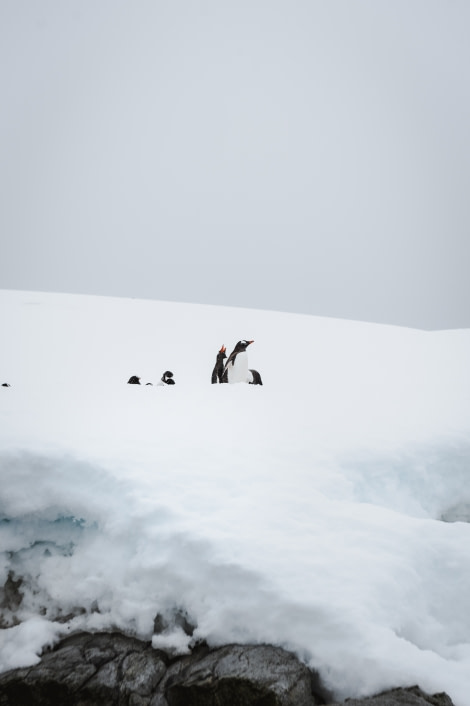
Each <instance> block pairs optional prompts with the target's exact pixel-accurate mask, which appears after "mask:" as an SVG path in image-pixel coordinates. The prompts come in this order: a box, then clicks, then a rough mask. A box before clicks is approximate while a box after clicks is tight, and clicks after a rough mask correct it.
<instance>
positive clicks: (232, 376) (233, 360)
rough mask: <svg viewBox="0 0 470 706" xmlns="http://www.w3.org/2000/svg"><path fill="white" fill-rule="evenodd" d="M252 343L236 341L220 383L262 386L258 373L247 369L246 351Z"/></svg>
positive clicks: (244, 340)
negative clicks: (243, 383) (244, 383)
mask: <svg viewBox="0 0 470 706" xmlns="http://www.w3.org/2000/svg"><path fill="white" fill-rule="evenodd" d="M252 343H254V341H247V340H246V339H243V340H242V341H238V343H237V345H236V346H235V348H234V349H233V351H232V352H231V353H230V355H229V357H228V360H227V362H226V363H225V366H224V370H223V374H222V382H228V383H235V382H247V383H249V384H250V385H262V384H263V382H262V380H261V375H260V374H259V372H258V371H257V370H253V369H250V368H248V354H247V352H246V349H247V348H248V346H251V344H252Z"/></svg>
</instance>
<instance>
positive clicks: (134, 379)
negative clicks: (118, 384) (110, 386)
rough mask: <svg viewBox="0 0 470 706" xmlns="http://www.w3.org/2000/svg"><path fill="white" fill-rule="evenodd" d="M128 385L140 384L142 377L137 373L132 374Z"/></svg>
mask: <svg viewBox="0 0 470 706" xmlns="http://www.w3.org/2000/svg"><path fill="white" fill-rule="evenodd" d="M127 384H128V385H140V378H139V377H137V375H132V376H131V377H130V378H129V380H128V381H127Z"/></svg>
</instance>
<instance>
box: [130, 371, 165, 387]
mask: <svg viewBox="0 0 470 706" xmlns="http://www.w3.org/2000/svg"><path fill="white" fill-rule="evenodd" d="M127 384H128V385H140V378H139V377H138V376H137V375H131V377H130V378H129V380H128V381H127ZM145 384H146V385H153V382H146V383H145ZM174 384H175V381H174V380H173V373H172V372H171V370H165V372H164V373H163V375H162V376H161V378H160V380H159V381H158V382H157V385H174Z"/></svg>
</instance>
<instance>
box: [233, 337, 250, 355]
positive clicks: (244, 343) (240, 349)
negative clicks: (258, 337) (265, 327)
mask: <svg viewBox="0 0 470 706" xmlns="http://www.w3.org/2000/svg"><path fill="white" fill-rule="evenodd" d="M252 343H254V341H246V340H245V339H243V341H238V343H237V345H236V346H235V350H236V352H237V353H243V351H246V349H247V348H248V346H250V345H251V344H252Z"/></svg>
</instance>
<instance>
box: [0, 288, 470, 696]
mask: <svg viewBox="0 0 470 706" xmlns="http://www.w3.org/2000/svg"><path fill="white" fill-rule="evenodd" d="M0 324H1V330H2V347H1V353H0V377H1V379H0V383H9V384H10V385H11V387H0V474H1V476H0V477H1V491H0V586H3V585H4V584H5V582H7V581H8V582H9V583H10V584H11V583H12V582H17V581H18V579H19V578H21V579H22V583H21V584H19V587H20V591H21V592H22V594H23V598H22V601H21V603H20V604H19V605H16V604H15V605H14V604H12V602H11V600H10V601H7V600H6V599H5V592H3V593H4V595H3V609H2V611H1V612H2V623H1V627H2V628H3V629H1V630H0V669H1V670H2V671H5V670H7V669H11V668H14V667H18V666H24V665H28V664H33V663H35V662H37V661H38V659H39V657H38V655H39V654H40V652H41V649H42V648H43V647H44V646H46V645H49V644H53V643H54V642H55V641H57V640H58V639H59V638H60V637H61V636H63V635H65V634H69V633H70V632H72V631H74V630H79V629H80V630H82V629H86V630H101V629H109V628H119V629H121V630H123V631H125V632H126V633H129V634H134V635H137V636H138V637H141V638H144V639H153V644H154V646H155V647H165V648H169V649H173V650H174V651H177V652H185V651H187V650H188V649H190V647H191V644H192V642H193V641H194V640H197V639H205V640H207V641H208V642H209V643H210V644H211V645H221V644H224V643H228V642H232V641H237V642H247V643H248V642H250V643H257V642H269V643H273V644H276V645H281V646H283V647H286V648H288V649H291V650H294V651H295V652H296V653H297V654H298V655H299V656H300V657H301V658H302V659H303V660H304V661H305V662H306V663H308V664H310V665H311V666H313V667H314V668H316V669H318V670H319V671H320V674H321V676H322V678H323V680H324V682H325V683H326V685H327V686H328V687H329V688H331V689H333V691H334V694H335V697H336V698H338V699H343V698H346V697H349V696H363V695H368V694H372V693H375V692H377V691H379V690H381V689H385V688H388V687H394V686H409V685H412V684H416V683H417V684H419V685H420V686H421V688H423V689H424V690H425V691H427V692H430V693H434V692H438V691H446V692H447V693H448V694H449V695H450V696H451V698H452V699H453V701H454V703H455V704H456V706H469V705H470V696H469V694H470V524H469V520H470V482H469V481H470V372H469V366H470V330H451V331H438V332H423V331H418V330H414V329H405V328H399V327H393V326H382V325H378V324H366V323H361V322H354V321H344V320H336V319H326V318H318V317H313V316H304V315H295V314H284V313H277V312H267V311H256V310H249V309H236V308H223V307H215V306H202V305H195V304H176V303H168V302H155V301H142V300H129V299H113V298H105V297H92V296H78V295H65V294H44V293H37V292H18V291H0ZM244 338H246V339H254V343H253V344H252V345H251V346H250V347H249V348H248V358H249V364H250V367H253V368H256V369H257V370H259V372H260V373H261V376H262V378H263V386H253V385H245V384H238V385H211V384H210V379H211V372H212V368H213V366H214V363H215V358H216V354H217V351H218V350H219V348H220V347H221V345H222V344H225V345H226V346H227V349H228V353H229V352H230V351H231V350H232V348H233V347H234V345H235V343H236V342H237V341H238V340H240V339H244ZM165 370H171V371H172V372H173V373H174V379H175V381H176V385H174V386H172V387H160V386H157V382H158V380H159V379H160V377H161V375H162V373H163V372H164V371H165ZM131 375H138V376H140V377H141V378H142V380H141V381H142V385H140V386H139V385H127V384H126V383H127V380H128V379H129V377H130V376H131ZM146 382H152V383H153V385H152V386H150V385H148V386H147V385H145V383H146ZM0 598H1V591H0ZM0 602H1V601H0ZM181 611H182V612H183V613H185V614H186V615H187V616H188V618H189V619H190V621H191V622H192V623H193V624H194V625H196V630H195V633H194V635H193V637H192V638H190V637H188V636H187V635H186V634H185V633H184V632H183V630H182V629H181V627H179V625H178V621H174V620H173V618H174V616H175V615H176V614H177V613H178V612H181ZM157 613H160V614H161V615H163V616H165V618H166V619H168V621H169V623H170V627H169V629H168V630H167V631H166V632H165V633H164V634H162V635H154V634H153V625H154V619H155V616H156V615H157ZM172 620H173V622H172Z"/></svg>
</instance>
